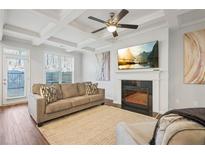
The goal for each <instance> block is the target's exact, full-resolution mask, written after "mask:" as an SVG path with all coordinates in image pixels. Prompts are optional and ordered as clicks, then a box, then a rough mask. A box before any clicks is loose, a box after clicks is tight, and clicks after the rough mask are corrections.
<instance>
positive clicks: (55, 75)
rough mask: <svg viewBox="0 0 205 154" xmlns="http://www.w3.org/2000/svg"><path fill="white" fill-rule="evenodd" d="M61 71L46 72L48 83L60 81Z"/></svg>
mask: <svg viewBox="0 0 205 154" xmlns="http://www.w3.org/2000/svg"><path fill="white" fill-rule="evenodd" d="M59 74H60V73H59V72H46V83H47V84H52V83H59Z"/></svg>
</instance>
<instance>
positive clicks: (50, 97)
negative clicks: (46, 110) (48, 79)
mask: <svg viewBox="0 0 205 154" xmlns="http://www.w3.org/2000/svg"><path fill="white" fill-rule="evenodd" d="M40 93H41V96H42V97H43V98H44V99H45V100H46V104H50V103H53V102H56V101H57V100H58V97H57V90H56V89H55V88H54V87H53V86H42V87H41V88H40Z"/></svg>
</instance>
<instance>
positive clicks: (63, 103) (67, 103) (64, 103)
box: [46, 98, 72, 113]
mask: <svg viewBox="0 0 205 154" xmlns="http://www.w3.org/2000/svg"><path fill="white" fill-rule="evenodd" d="M71 102H72V99H71V98H67V99H62V100H59V101H57V102H54V103H51V104H48V105H47V106H46V113H53V112H58V111H62V110H66V109H69V108H72V103H71Z"/></svg>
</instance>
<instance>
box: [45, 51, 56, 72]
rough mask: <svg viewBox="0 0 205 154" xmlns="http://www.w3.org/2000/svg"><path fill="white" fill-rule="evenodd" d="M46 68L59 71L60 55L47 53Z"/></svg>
mask: <svg viewBox="0 0 205 154" xmlns="http://www.w3.org/2000/svg"><path fill="white" fill-rule="evenodd" d="M45 67H46V70H48V71H51V72H53V71H58V70H59V58H58V56H55V55H51V54H47V55H46V66H45Z"/></svg>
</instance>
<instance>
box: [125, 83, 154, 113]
mask: <svg viewBox="0 0 205 154" xmlns="http://www.w3.org/2000/svg"><path fill="white" fill-rule="evenodd" d="M121 83H122V94H121V96H122V108H123V109H126V110H130V111H134V112H138V113H141V114H145V115H149V116H152V81H139V80H122V82H121Z"/></svg>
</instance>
